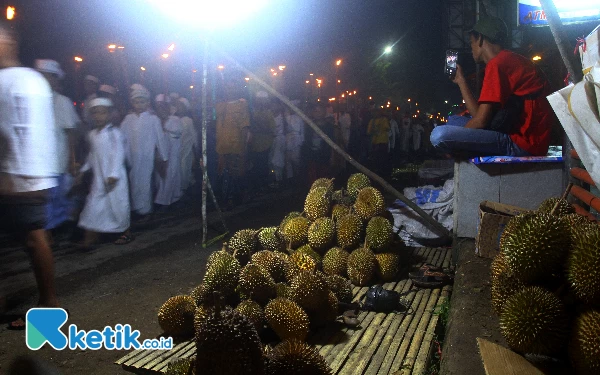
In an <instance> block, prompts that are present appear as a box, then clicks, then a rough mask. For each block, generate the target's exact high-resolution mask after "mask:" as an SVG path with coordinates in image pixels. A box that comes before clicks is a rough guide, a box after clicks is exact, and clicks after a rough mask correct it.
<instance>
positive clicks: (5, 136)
mask: <svg viewBox="0 0 600 375" xmlns="http://www.w3.org/2000/svg"><path fill="white" fill-rule="evenodd" d="M18 51H19V44H18V36H17V34H16V33H15V32H14V30H12V29H11V27H10V25H9V24H7V23H6V21H3V20H2V21H0V220H1V221H3V222H2V224H1V225H0V228H3V229H5V228H8V229H10V230H11V231H12V232H13V233H15V234H17V235H18V236H19V237H20V239H21V240H23V242H24V244H25V245H26V246H27V249H28V250H29V251H28V252H29V255H30V257H31V263H32V266H33V271H34V273H35V278H36V281H37V285H38V291H39V294H40V296H39V300H38V306H44V307H57V306H58V299H57V298H56V292H55V287H54V259H53V256H52V249H51V248H50V246H49V244H48V239H47V237H46V231H45V230H44V227H45V225H46V209H45V205H46V200H47V193H48V189H50V188H53V187H55V186H56V185H57V182H56V175H57V172H58V163H57V159H56V133H55V128H54V114H53V103H52V90H51V88H50V85H48V82H46V80H45V79H44V77H43V76H42V75H41V74H40V73H38V72H36V71H35V70H33V69H29V68H24V67H22V66H21V63H20V61H19V57H18ZM9 328H11V329H24V328H25V322H24V320H23V319H18V320H16V321H14V322H12V323H10V325H9Z"/></svg>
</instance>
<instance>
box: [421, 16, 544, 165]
mask: <svg viewBox="0 0 600 375" xmlns="http://www.w3.org/2000/svg"><path fill="white" fill-rule="evenodd" d="M507 35H508V33H507V28H506V24H505V23H504V22H503V21H502V20H501V19H499V18H495V17H485V18H481V19H480V20H479V22H477V24H476V25H475V26H474V27H473V30H471V31H470V33H469V37H470V40H471V50H472V53H473V59H474V60H475V62H477V63H485V64H486V68H485V78H484V80H483V87H482V88H481V94H480V96H479V100H475V97H474V96H473V93H472V92H471V90H470V88H469V86H468V84H467V81H466V79H465V77H464V75H463V71H462V68H461V67H460V65H458V66H457V72H456V76H455V78H454V79H453V82H454V83H456V84H457V85H458V87H459V88H460V92H461V94H462V97H463V99H464V101H465V104H466V106H467V109H468V110H469V112H470V114H471V116H473V117H472V118H471V119H470V120H469V121H468V122H467V123H466V124H464V122H463V124H462V125H459V126H452V125H457V124H453V123H451V122H449V123H448V124H447V125H446V126H438V127H437V128H435V129H434V130H433V132H432V133H431V143H432V144H433V145H434V147H436V148H437V149H438V150H440V151H442V152H446V153H449V154H462V155H465V156H469V157H471V156H498V155H507V156H530V155H536V156H538V155H546V153H547V152H548V146H549V144H550V130H551V125H552V117H551V113H552V110H551V108H550V104H549V103H548V101H547V100H546V95H547V94H548V93H547V91H548V90H547V88H548V86H547V84H546V80H545V78H544V77H543V76H542V75H541V74H540V73H539V72H538V71H537V70H536V67H535V66H534V64H533V63H532V62H531V61H529V59H527V58H526V57H524V56H521V55H519V54H516V53H513V52H510V51H508V50H505V49H503V47H502V43H503V42H504V41H505V40H506V38H507ZM511 112H512V113H514V115H512V116H511V115H507V113H508V114H510V113H511ZM500 118H504V120H501V119H500ZM499 124H500V125H499ZM448 125H450V126H448Z"/></svg>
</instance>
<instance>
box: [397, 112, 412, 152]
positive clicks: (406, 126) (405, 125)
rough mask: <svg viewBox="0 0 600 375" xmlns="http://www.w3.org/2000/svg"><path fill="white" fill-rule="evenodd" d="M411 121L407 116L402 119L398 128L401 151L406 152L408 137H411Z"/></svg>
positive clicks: (408, 142) (408, 143)
mask: <svg viewBox="0 0 600 375" xmlns="http://www.w3.org/2000/svg"><path fill="white" fill-rule="evenodd" d="M411 122H412V121H411V119H410V118H408V117H405V118H403V119H402V125H401V128H400V150H402V152H408V148H409V145H410V139H411V137H412V135H411V131H410V125H411Z"/></svg>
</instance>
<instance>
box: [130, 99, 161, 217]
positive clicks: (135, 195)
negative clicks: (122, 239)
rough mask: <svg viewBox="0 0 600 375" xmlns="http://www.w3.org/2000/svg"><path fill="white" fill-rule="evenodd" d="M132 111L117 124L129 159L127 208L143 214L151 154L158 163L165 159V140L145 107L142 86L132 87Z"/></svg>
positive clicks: (149, 201)
mask: <svg viewBox="0 0 600 375" xmlns="http://www.w3.org/2000/svg"><path fill="white" fill-rule="evenodd" d="M130 98H131V104H132V107H133V113H130V114H128V115H127V116H126V117H125V119H124V120H123V122H122V123H121V130H122V131H123V133H124V134H125V138H126V139H127V145H128V146H129V155H130V158H131V163H130V167H131V169H130V170H129V186H130V189H129V190H130V195H131V210H132V211H133V212H134V213H135V214H137V215H139V216H145V215H148V214H149V213H151V212H152V208H153V202H154V195H153V193H152V186H153V185H152V172H153V171H154V161H155V155H156V159H158V160H159V162H162V163H164V162H166V161H167V160H168V149H167V142H166V140H165V136H164V133H163V131H162V126H161V122H160V119H159V118H158V117H157V116H156V115H154V114H152V113H150V111H149V110H148V107H149V104H150V93H149V92H148V90H146V89H136V90H133V91H132V92H131V95H130Z"/></svg>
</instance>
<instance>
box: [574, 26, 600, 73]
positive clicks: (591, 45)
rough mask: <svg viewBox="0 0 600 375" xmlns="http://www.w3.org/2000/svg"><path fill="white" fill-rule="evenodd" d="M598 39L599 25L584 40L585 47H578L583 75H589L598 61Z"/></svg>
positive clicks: (599, 54) (599, 53) (599, 45)
mask: <svg viewBox="0 0 600 375" xmlns="http://www.w3.org/2000/svg"><path fill="white" fill-rule="evenodd" d="M599 39H600V25H599V26H598V27H596V28H595V29H594V31H592V32H591V33H590V34H589V35H588V36H587V37H586V38H585V46H584V45H580V46H579V56H581V67H582V69H583V74H587V73H589V72H590V70H591V69H592V67H593V66H594V65H595V64H596V63H597V62H598V61H599V60H600V44H599V43H598V40H599Z"/></svg>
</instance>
